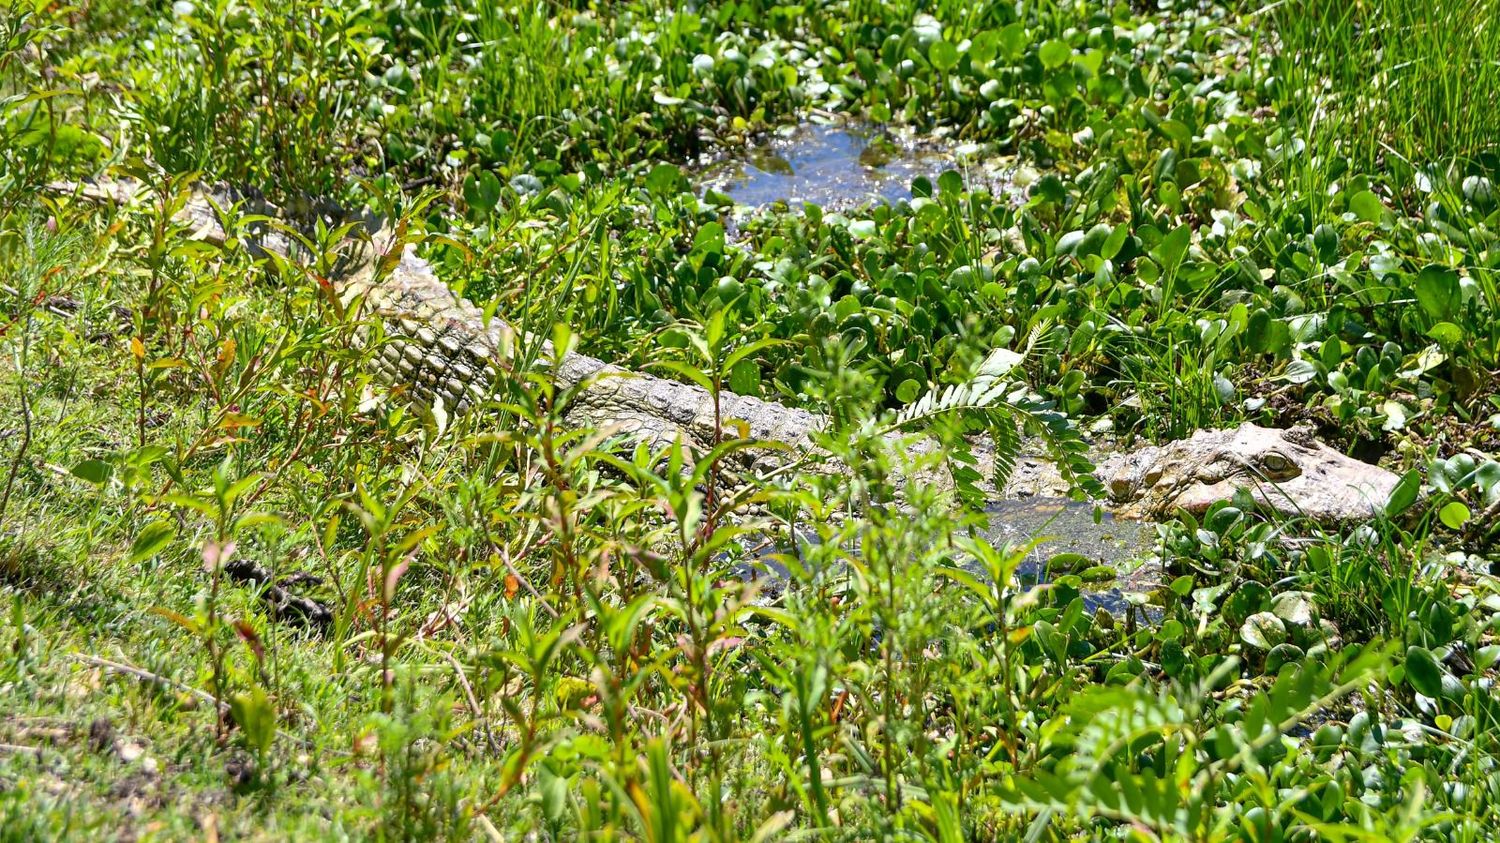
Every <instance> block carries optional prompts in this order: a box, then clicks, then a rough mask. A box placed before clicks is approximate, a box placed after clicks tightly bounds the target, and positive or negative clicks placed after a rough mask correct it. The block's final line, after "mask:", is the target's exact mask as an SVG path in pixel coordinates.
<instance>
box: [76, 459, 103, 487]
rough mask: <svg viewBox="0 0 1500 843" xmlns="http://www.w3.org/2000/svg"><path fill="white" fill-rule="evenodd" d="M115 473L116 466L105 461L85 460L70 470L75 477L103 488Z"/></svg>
mask: <svg viewBox="0 0 1500 843" xmlns="http://www.w3.org/2000/svg"><path fill="white" fill-rule="evenodd" d="M113 472H114V466H112V465H110V464H109V463H107V462H104V461H103V460H84V461H83V462H81V463H79V464H78V465H75V466H73V467H72V468H71V469H69V473H70V474H72V475H73V476H74V477H77V478H78V479H79V480H84V481H87V482H89V483H93V484H94V485H95V486H103V485H104V483H105V482H106V481H107V480H109V476H110V474H112V473H113Z"/></svg>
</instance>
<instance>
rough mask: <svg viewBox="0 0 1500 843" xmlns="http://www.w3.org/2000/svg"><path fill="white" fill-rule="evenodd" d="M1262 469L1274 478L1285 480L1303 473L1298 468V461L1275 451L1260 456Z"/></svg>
mask: <svg viewBox="0 0 1500 843" xmlns="http://www.w3.org/2000/svg"><path fill="white" fill-rule="evenodd" d="M1260 469H1261V471H1263V472H1265V473H1266V476H1267V477H1270V478H1271V479H1273V480H1284V479H1287V478H1290V477H1296V476H1297V475H1298V474H1300V473H1301V472H1300V471H1298V470H1297V464H1296V463H1294V462H1292V461H1291V460H1289V459H1287V458H1286V457H1284V456H1282V455H1281V454H1277V453H1274V452H1273V453H1269V454H1265V455H1263V456H1262V457H1261V458H1260Z"/></svg>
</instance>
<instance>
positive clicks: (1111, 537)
mask: <svg viewBox="0 0 1500 843" xmlns="http://www.w3.org/2000/svg"><path fill="white" fill-rule="evenodd" d="M988 511H989V515H990V528H989V530H987V531H986V533H985V537H986V538H987V539H989V540H990V542H991V543H993V544H994V545H996V546H997V547H998V546H1001V545H1004V544H1007V543H1008V544H1010V545H1012V546H1014V547H1021V546H1024V545H1025V544H1027V543H1028V542H1030V541H1031V540H1032V539H1038V538H1040V539H1045V541H1043V542H1042V543H1041V544H1039V545H1037V547H1035V548H1034V549H1033V550H1032V551H1031V553H1030V554H1029V555H1028V556H1027V559H1026V561H1025V562H1023V563H1022V564H1021V567H1020V569H1019V571H1018V572H1017V576H1018V578H1019V579H1020V580H1021V584H1022V585H1023V586H1032V585H1037V584H1040V583H1045V582H1050V581H1051V580H1053V579H1056V578H1057V577H1058V576H1060V575H1062V574H1067V573H1077V574H1085V572H1086V571H1087V570H1088V569H1089V568H1091V567H1092V568H1095V571H1096V572H1097V573H1101V574H1102V573H1104V569H1109V570H1110V571H1112V572H1113V573H1114V574H1115V575H1116V576H1115V578H1113V579H1101V580H1097V581H1094V582H1090V581H1089V579H1091V577H1090V576H1088V575H1085V582H1084V583H1083V585H1082V586H1081V587H1080V591H1081V592H1082V596H1083V600H1084V604H1085V605H1086V606H1088V608H1089V609H1091V610H1092V609H1094V608H1095V607H1097V606H1103V607H1104V608H1105V609H1106V610H1108V611H1110V612H1115V613H1120V612H1123V611H1125V609H1126V608H1127V607H1128V605H1129V604H1128V602H1127V601H1126V599H1125V594H1126V593H1128V592H1134V591H1149V590H1150V589H1151V588H1153V587H1155V584H1156V583H1155V582H1153V580H1154V579H1155V577H1154V574H1153V571H1152V570H1151V569H1149V568H1143V567H1138V566H1135V565H1134V564H1133V563H1134V562H1135V560H1138V559H1140V558H1141V557H1143V556H1145V555H1146V554H1147V553H1148V552H1149V551H1150V550H1151V543H1152V540H1153V539H1154V538H1155V536H1156V528H1155V525H1153V524H1150V523H1147V522H1144V521H1131V520H1121V519H1116V518H1115V517H1114V516H1112V515H1110V514H1109V513H1108V512H1104V513H1102V515H1101V517H1100V518H1099V520H1097V521H1096V520H1095V518H1094V506H1093V504H1089V503H1081V502H1079V501H1071V500H1067V499H1065V498H1047V497H1035V498H1019V499H1015V500H1003V501H998V502H996V503H993V504H991V505H990V506H989V509H988ZM1063 553H1067V554H1077V555H1078V556H1081V557H1083V558H1084V560H1086V561H1081V562H1079V563H1078V564H1077V565H1075V566H1072V567H1070V569H1069V570H1051V569H1050V566H1049V562H1050V561H1051V560H1052V559H1053V558H1055V557H1056V556H1057V555H1058V554H1063Z"/></svg>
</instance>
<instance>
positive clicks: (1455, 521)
mask: <svg viewBox="0 0 1500 843" xmlns="http://www.w3.org/2000/svg"><path fill="white" fill-rule="evenodd" d="M1470 515H1471V513H1470V512H1469V508H1468V507H1467V506H1464V504H1463V503H1461V502H1459V501H1450V502H1449V503H1448V505H1447V506H1445V507H1443V508H1442V510H1440V511H1439V512H1438V520H1439V521H1441V522H1443V525H1444V526H1446V527H1447V528H1448V529H1450V530H1461V529H1463V526H1464V525H1465V524H1467V523H1469V517H1470Z"/></svg>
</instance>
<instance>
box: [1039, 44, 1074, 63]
mask: <svg viewBox="0 0 1500 843" xmlns="http://www.w3.org/2000/svg"><path fill="white" fill-rule="evenodd" d="M1037 57H1038V58H1040V59H1041V60H1042V66H1043V67H1045V68H1047V69H1048V70H1052V69H1054V68H1058V67H1062V66H1063V65H1064V64H1066V63H1067V61H1068V59H1070V58H1072V57H1073V48H1072V47H1069V46H1068V45H1067V42H1065V41H1059V40H1057V39H1056V38H1052V39H1049V40H1047V41H1043V42H1042V46H1041V49H1039V50H1038V51H1037Z"/></svg>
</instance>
